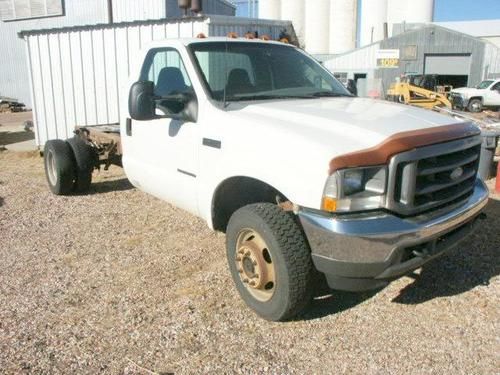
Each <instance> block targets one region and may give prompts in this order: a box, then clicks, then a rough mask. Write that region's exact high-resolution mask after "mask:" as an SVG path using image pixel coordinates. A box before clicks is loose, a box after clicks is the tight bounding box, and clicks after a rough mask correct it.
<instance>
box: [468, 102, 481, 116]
mask: <svg viewBox="0 0 500 375" xmlns="http://www.w3.org/2000/svg"><path fill="white" fill-rule="evenodd" d="M467 109H468V110H469V112H476V113H477V112H481V111H482V110H483V102H482V101H481V99H472V100H471V101H470V102H469V105H468V106H467Z"/></svg>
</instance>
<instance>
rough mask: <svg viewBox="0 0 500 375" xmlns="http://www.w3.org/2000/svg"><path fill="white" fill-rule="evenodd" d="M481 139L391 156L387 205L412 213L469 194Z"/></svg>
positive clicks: (405, 213) (392, 208)
mask: <svg viewBox="0 0 500 375" xmlns="http://www.w3.org/2000/svg"><path fill="white" fill-rule="evenodd" d="M480 153H481V138H480V137H479V136H476V137H470V138H465V139H461V140H458V141H452V142H446V143H441V144H437V145H433V146H427V147H421V148H417V149H415V150H412V151H409V152H405V153H401V154H398V155H396V156H394V157H393V158H392V160H391V163H390V167H389V170H390V174H389V189H388V197H387V208H388V209H390V210H392V211H395V212H397V213H400V214H402V215H413V214H417V213H420V212H423V211H426V210H429V209H432V208H436V207H440V206H443V205H445V204H450V203H452V202H456V201H459V200H463V199H465V198H467V197H468V196H469V195H471V194H472V191H473V189H474V183H475V180H476V175H477V170H478V166H479V156H480Z"/></svg>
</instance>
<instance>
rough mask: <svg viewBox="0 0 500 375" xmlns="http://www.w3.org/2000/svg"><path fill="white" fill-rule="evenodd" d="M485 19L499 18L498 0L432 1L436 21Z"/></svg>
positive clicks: (499, 5) (499, 0)
mask: <svg viewBox="0 0 500 375" xmlns="http://www.w3.org/2000/svg"><path fill="white" fill-rule="evenodd" d="M413 1H416V0H413ZM486 19H500V0H435V2H434V21H436V22H443V21H471V20H486Z"/></svg>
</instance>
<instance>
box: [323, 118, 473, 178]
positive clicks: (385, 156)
mask: <svg viewBox="0 0 500 375" xmlns="http://www.w3.org/2000/svg"><path fill="white" fill-rule="evenodd" d="M479 134H481V131H480V130H479V128H478V127H477V126H476V125H474V124H473V123H470V122H465V123H458V124H452V125H444V126H436V127H433V128H427V129H420V130H411V131H407V132H401V133H396V134H394V135H392V136H390V137H389V138H387V139H386V140H385V141H383V142H382V143H379V144H378V145H376V146H374V147H370V148H367V149H365V150H361V151H356V152H351V153H349V154H344V155H340V156H337V157H336V158H333V159H332V160H331V161H330V171H329V173H330V174H332V173H333V172H335V171H337V170H339V169H343V168H352V167H364V166H370V165H382V164H387V163H388V162H389V159H390V158H391V157H392V156H393V155H395V154H399V153H400V152H404V151H409V150H412V149H414V148H417V147H422V146H429V145H433V144H436V143H442V142H448V141H453V140H456V139H461V138H467V137H471V136H474V135H479Z"/></svg>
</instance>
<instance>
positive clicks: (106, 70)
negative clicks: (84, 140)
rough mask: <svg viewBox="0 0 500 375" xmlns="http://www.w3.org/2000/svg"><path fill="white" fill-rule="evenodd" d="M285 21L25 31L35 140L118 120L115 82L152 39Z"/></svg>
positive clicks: (190, 21)
mask: <svg viewBox="0 0 500 375" xmlns="http://www.w3.org/2000/svg"><path fill="white" fill-rule="evenodd" d="M284 28H285V29H288V30H289V32H290V30H291V24H290V23H289V22H286V21H259V20H252V22H250V23H248V24H247V25H246V26H245V20H244V19H243V20H242V19H238V18H235V17H224V16H210V17H194V18H186V19H183V20H176V21H167V20H158V21H142V22H133V23H122V24H115V25H105V24H104V25H96V26H89V27H75V28H65V29H52V30H40V31H32V32H27V33H25V34H24V38H25V40H26V47H27V55H28V62H29V66H30V77H31V80H32V87H33V103H34V105H33V119H34V122H35V134H36V141H37V144H38V145H40V146H41V145H43V144H44V143H45V141H46V140H48V139H54V138H62V139H65V138H68V137H69V136H71V134H72V131H73V129H74V127H75V125H95V124H109V123H115V122H118V121H119V102H120V95H124V94H123V91H122V90H120V88H121V87H122V86H123V85H124V84H125V83H126V82H127V81H128V76H129V73H130V65H129V62H130V60H131V57H132V56H134V55H136V54H137V52H138V51H139V49H140V48H141V47H142V46H143V45H144V44H145V43H148V42H150V41H151V40H160V39H165V38H179V37H193V36H196V35H197V34H198V33H200V32H203V33H205V34H206V35H209V36H225V35H226V34H227V32H228V31H234V30H236V31H237V32H240V31H241V34H244V33H245V32H246V31H248V30H252V31H254V30H257V31H259V33H261V34H264V33H267V34H269V35H272V36H273V37H274V38H277V36H278V35H279V33H280V31H281V30H282V29H284Z"/></svg>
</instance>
